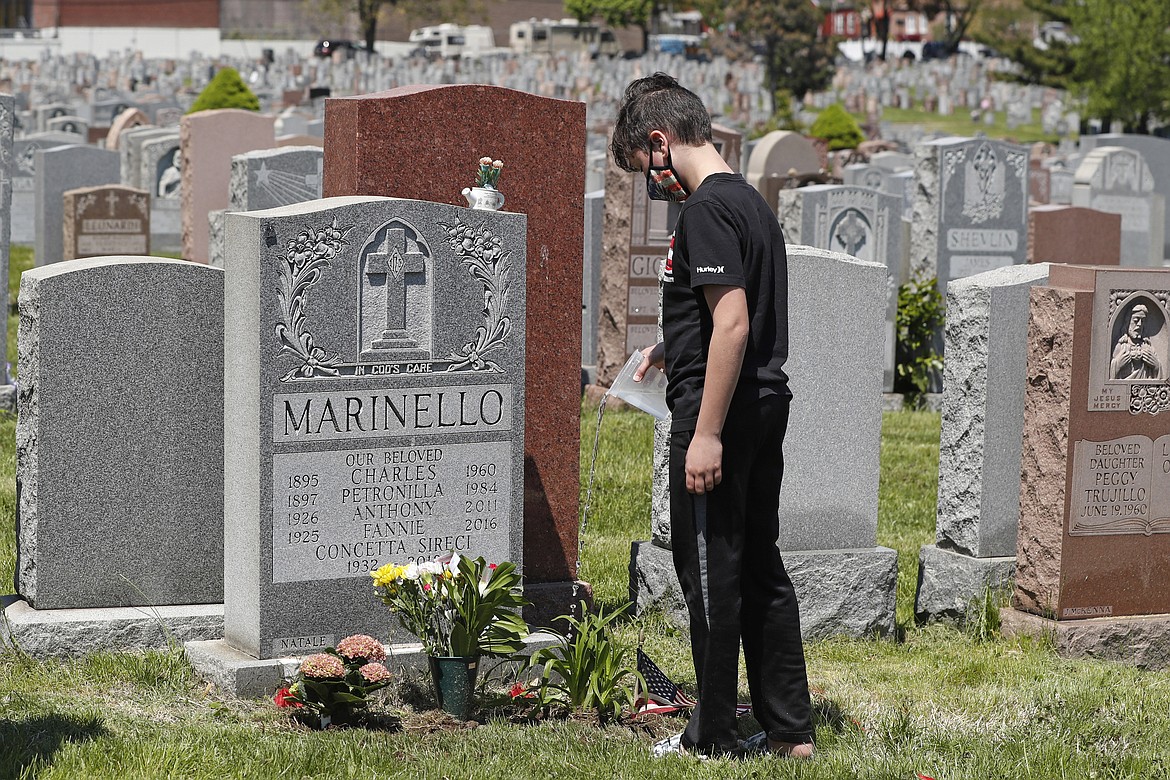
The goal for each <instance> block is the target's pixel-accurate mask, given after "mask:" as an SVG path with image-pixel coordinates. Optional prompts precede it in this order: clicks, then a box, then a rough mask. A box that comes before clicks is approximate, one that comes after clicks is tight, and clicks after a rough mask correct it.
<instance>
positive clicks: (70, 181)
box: [36, 146, 121, 265]
mask: <svg viewBox="0 0 1170 780" xmlns="http://www.w3.org/2000/svg"><path fill="white" fill-rule="evenodd" d="M36 158H37V162H36V238H37V244H36V263H37V265H48V264H49V263H58V262H60V261H61V260H62V259H63V258H64V254H65V247H64V240H65V239H64V230H63V228H62V225H63V224H64V222H65V219H64V217H65V214H64V208H65V203H64V195H65V192H66V191H67V190H74V189H78V188H80V187H92V186H97V185H100V184H117V183H118V181H119V180H120V176H121V171H120V165H119V161H118V153H117V152H111V151H107V150H105V149H98V148H97V147H93V146H60V147H56V148H53V149H44V150H41V151H38V152H37V153H36Z"/></svg>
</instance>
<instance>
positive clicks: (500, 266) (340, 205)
mask: <svg viewBox="0 0 1170 780" xmlns="http://www.w3.org/2000/svg"><path fill="white" fill-rule="evenodd" d="M226 224H227V232H228V248H229V251H228V254H227V257H226V262H227V269H226V271H227V277H226V278H227V286H226V289H227V311H228V312H229V319H228V323H227V340H226V350H225V351H226V361H227V385H226V397H225V405H224V409H225V411H224V415H225V417H224V426H225V429H226V431H227V440H226V464H227V468H228V470H229V471H230V472H231V473H232V474H233V475H234V478H233V479H232V480H231V481H230V482H229V483H228V485H227V493H226V507H225V508H226V539H227V550H228V557H227V560H226V570H227V582H226V594H225V602H224V621H225V638H226V639H227V641H228V643H229V644H230V645H232V646H233V647H235V648H237V649H238V650H242V651H244V652H246V653H248V654H250V655H251V656H253V657H255V658H274V657H279V656H284V655H290V654H295V653H296V652H297V651H298V650H300V649H301V648H304V647H323V646H327V645H329V644H333V643H335V641H336V640H338V639H340V638H341V637H342V636H344V635H346V634H349V633H354V632H362V633H369V634H372V635H374V636H379V637H382V636H387V635H390V636H394V637H399V638H400V639H401V638H402V635H401V630H400V629H398V628H397V627H396V626H392V624H393V623H394V621H393V620H392V618H391V616H390V613H389V611H388V610H387V609H386V608H385V606H383V605H382V604H381V603H380V602H379V601H378V599H376V598H375V597H374V596H373V594H372V593H371V585H370V579H369V573H370V572H371V571H373V570H374V569H376V568H378V567H379V566H381V565H383V564H385V563H388V562H396V563H407V562H410V561H415V560H427V559H430V558H431V557H434V556H437V555H441V554H443V553H445V552H448V551H450V550H455V551H456V552H459V553H461V554H471V555H484V556H485V557H487V558H488V559H489V560H497V561H498V560H504V559H506V560H512V561H515V562H516V563H517V564H521V565H522V564H523V563H524V561H523V536H524V515H523V502H524V475H523V463H524V427H525V416H524V371H525V360H524V358H525V339H524V333H525V305H524V304H525V269H526V263H525V251H526V235H525V230H526V218H525V217H524V216H523V215H520V214H508V213H502V212H490V211H471V210H468V209H464V208H459V207H456V206H448V205H444V204H437V203H427V202H422V201H408V200H397V199H389V198H361V197H351V198H330V199H326V200H319V201H311V202H309V203H304V204H297V205H294V206H286V207H283V208H280V209H273V210H269V211H259V212H232V213H229V214H228V215H227V218H226Z"/></svg>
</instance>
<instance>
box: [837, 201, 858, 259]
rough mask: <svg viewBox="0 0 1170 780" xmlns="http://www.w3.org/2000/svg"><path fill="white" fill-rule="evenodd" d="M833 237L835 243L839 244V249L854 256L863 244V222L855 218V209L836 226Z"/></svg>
mask: <svg viewBox="0 0 1170 780" xmlns="http://www.w3.org/2000/svg"><path fill="white" fill-rule="evenodd" d="M835 238H836V239H837V243H839V244H840V245H841V249H842V250H843V251H844V252H845V253H846V254H849V255H853V256H854V257H856V256H857V253H858V252H860V251H861V248H862V247H864V246H865V224H864V223H863V222H862V221H861V220H860V219H858V218H857V212H856V211H850V212H849V216H847V217H845V219H844V220H842V222H841V224H840V225H838V226H837V235H836V236H835Z"/></svg>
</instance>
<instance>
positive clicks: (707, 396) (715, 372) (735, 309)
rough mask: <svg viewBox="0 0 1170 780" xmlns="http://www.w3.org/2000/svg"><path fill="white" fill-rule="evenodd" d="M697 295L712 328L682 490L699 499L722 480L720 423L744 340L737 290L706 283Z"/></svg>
mask: <svg viewBox="0 0 1170 780" xmlns="http://www.w3.org/2000/svg"><path fill="white" fill-rule="evenodd" d="M703 296H704V297H705V298H706V300H707V306H708V307H709V308H710V309H711V319H712V321H713V329H712V332H711V344H710V346H709V347H708V349H707V374H706V377H705V379H704V382H703V398H702V401H701V402H700V405H699V419H698V422H697V423H696V425H695V436H694V438H693V439H692V440H691V445H690V447H689V448H688V449H687V460H686V474H687V491H688V492H691V493H696V494H699V495H702V494H703V493H706V492H708V491H710V490H713V489H714V488H715V486H716V485H718V484H719V483H720V482H721V481H722V480H723V442H722V440H721V438H720V436H721V435H722V433H723V421H724V420H725V419H726V418H727V408H728V407H729V406H730V405H731V396H732V395H733V394H734V393H735V386H736V384H737V383H738V382H739V371H740V367H741V366H742V365H743V354H744V350H745V349H746V348H747V341H748V306H747V294H746V293H745V291H744V289H743V288H742V287H733V286H729V285H718V284H710V285H704V286H703Z"/></svg>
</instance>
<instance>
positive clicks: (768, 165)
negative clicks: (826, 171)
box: [744, 130, 821, 208]
mask: <svg viewBox="0 0 1170 780" xmlns="http://www.w3.org/2000/svg"><path fill="white" fill-rule="evenodd" d="M820 169H821V157H820V154H819V153H818V152H817V148H816V146H814V145H813V143H812V141H810V140H809V139H807V138H805V137H804V136H803V135H801V134H800V133H794V132H792V131H790V130H773V131H772V132H770V133H768V134H767V135H765V136H764V137H763V138H761V139H759V141H757V142H756V145H755V146H754V147H752V154H751V157H749V158H748V164H747V172H746V173H745V174H744V178H745V179H747V183H748V184H750V185H752V186H753V187H755V188H756V189H757V190H759V192H760V193H761V194H766V193H764V180H765V179H767V178H768V177H769V176H772V175H774V174H775V175H779V176H787V175H788V173H789V172H790V171H796V172H797V173H814V172H816V171H819V170H820ZM769 205H770V206H772V207H773V208H775V204H774V203H769Z"/></svg>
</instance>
